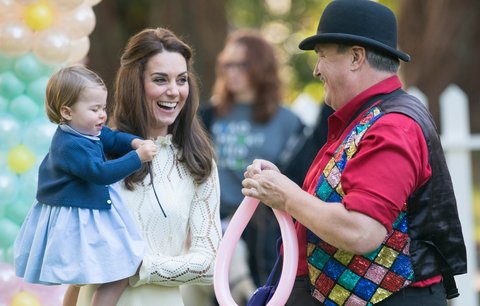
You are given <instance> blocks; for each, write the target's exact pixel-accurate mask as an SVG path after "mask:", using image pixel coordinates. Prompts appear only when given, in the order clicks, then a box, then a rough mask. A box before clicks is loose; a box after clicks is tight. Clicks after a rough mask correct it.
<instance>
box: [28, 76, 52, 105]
mask: <svg viewBox="0 0 480 306" xmlns="http://www.w3.org/2000/svg"><path fill="white" fill-rule="evenodd" d="M48 79H49V77H47V76H42V77H39V78H38V79H36V80H35V81H33V82H31V83H30V84H28V86H27V95H28V96H29V97H30V98H32V99H33V100H34V101H35V102H36V103H37V104H38V105H42V106H43V104H44V103H45V93H46V91H47V83H48Z"/></svg>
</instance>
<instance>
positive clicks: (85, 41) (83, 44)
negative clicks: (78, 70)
mask: <svg viewBox="0 0 480 306" xmlns="http://www.w3.org/2000/svg"><path fill="white" fill-rule="evenodd" d="M89 49H90V39H89V38H88V37H87V36H85V37H82V38H80V39H76V40H72V41H71V44H70V57H69V58H68V60H67V62H68V63H71V64H73V63H79V62H81V61H82V60H83V59H85V57H86V56H87V54H88V50H89Z"/></svg>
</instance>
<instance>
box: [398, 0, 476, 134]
mask: <svg viewBox="0 0 480 306" xmlns="http://www.w3.org/2000/svg"><path fill="white" fill-rule="evenodd" d="M398 15H399V18H398V24H399V44H400V47H401V48H402V49H403V50H404V51H406V52H407V53H409V54H410V55H411V56H412V62H411V63H410V64H406V65H403V67H402V73H403V75H404V79H405V83H406V85H407V86H416V87H418V88H419V89H420V90H422V91H423V92H424V93H425V94H426V96H427V98H428V100H429V101H430V103H429V104H430V105H429V107H430V110H431V112H432V115H433V116H434V119H435V121H436V122H437V123H438V122H439V107H438V103H437V101H438V98H439V95H440V94H441V93H442V91H443V90H444V89H445V88H446V86H448V84H451V83H455V84H457V85H458V86H460V87H461V88H462V89H463V91H465V92H466V94H467V95H468V97H469V100H470V114H471V118H472V119H471V120H470V122H471V129H472V131H476V132H478V131H480V121H479V120H473V118H478V116H479V113H480V104H479V103H478V97H479V96H480V86H478V79H477V78H478V73H479V72H480V61H479V60H478V58H477V53H478V50H479V47H480V41H479V40H478V37H479V36H480V1H478V0H442V1H438V0H422V1H419V0H403V1H402V2H401V4H400V6H399V14H398Z"/></svg>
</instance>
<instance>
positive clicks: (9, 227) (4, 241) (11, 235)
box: [0, 218, 20, 249]
mask: <svg viewBox="0 0 480 306" xmlns="http://www.w3.org/2000/svg"><path fill="white" fill-rule="evenodd" d="M0 228H1V229H2V230H1V231H0V247H1V248H3V249H8V248H9V247H11V246H12V245H13V242H15V238H16V237H17V234H18V231H19V230H20V227H19V226H18V225H17V224H16V223H15V222H13V221H12V220H10V219H7V218H3V219H0Z"/></svg>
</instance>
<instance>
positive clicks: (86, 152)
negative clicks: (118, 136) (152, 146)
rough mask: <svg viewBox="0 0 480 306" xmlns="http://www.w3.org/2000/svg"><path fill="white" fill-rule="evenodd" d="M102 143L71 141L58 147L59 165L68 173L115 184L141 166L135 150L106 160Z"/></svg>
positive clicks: (95, 182) (106, 183)
mask: <svg viewBox="0 0 480 306" xmlns="http://www.w3.org/2000/svg"><path fill="white" fill-rule="evenodd" d="M101 150H102V148H101V146H100V144H97V143H93V142H90V141H88V140H86V141H83V140H82V141H81V142H78V141H70V142H67V143H65V146H63V147H62V148H59V149H58V158H56V163H57V166H58V167H60V168H63V169H64V171H65V172H66V173H69V174H70V175H72V176H75V177H78V178H81V179H83V180H85V181H88V182H92V183H94V184H99V185H109V184H113V183H115V182H117V181H119V180H121V179H123V178H124V177H126V176H128V175H130V174H131V173H133V172H135V171H136V170H138V169H139V168H140V166H141V161H140V158H139V157H138V154H137V153H136V152H135V151H131V152H129V153H127V154H126V155H124V156H122V157H120V158H117V159H113V160H104V158H103V154H102V151H101Z"/></svg>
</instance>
